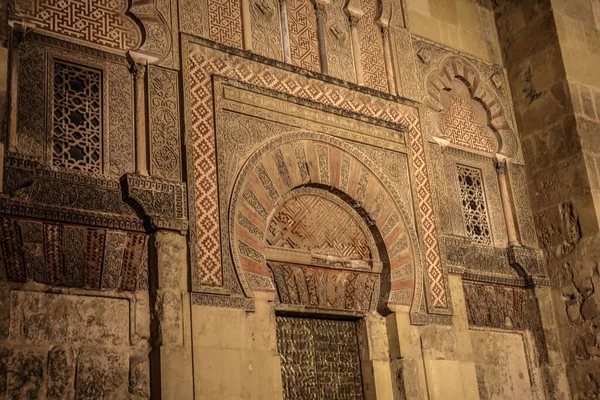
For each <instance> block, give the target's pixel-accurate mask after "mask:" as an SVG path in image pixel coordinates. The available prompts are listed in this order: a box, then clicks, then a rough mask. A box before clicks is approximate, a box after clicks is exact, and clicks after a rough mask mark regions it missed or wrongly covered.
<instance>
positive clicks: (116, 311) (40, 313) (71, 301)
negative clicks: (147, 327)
mask: <svg viewBox="0 0 600 400" xmlns="http://www.w3.org/2000/svg"><path fill="white" fill-rule="evenodd" d="M11 301H12V303H11V304H12V306H11V307H12V310H13V312H12V315H11V331H10V337H11V339H25V340H26V341H29V342H33V343H42V342H53V343H69V344H81V345H114V346H119V345H127V344H128V343H129V302H128V301H127V300H123V299H115V298H108V297H91V296H72V295H60V294H44V293H39V292H25V291H13V292H11Z"/></svg>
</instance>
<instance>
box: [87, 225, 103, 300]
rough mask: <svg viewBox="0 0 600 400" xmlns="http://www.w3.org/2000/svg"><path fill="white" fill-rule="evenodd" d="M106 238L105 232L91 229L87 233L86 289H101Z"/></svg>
mask: <svg viewBox="0 0 600 400" xmlns="http://www.w3.org/2000/svg"><path fill="white" fill-rule="evenodd" d="M105 237H106V231H105V230H101V229H90V230H88V232H87V238H86V243H85V261H84V264H85V267H84V270H85V272H84V279H83V284H84V286H86V287H89V288H93V289H100V277H101V273H102V257H103V255H104V241H105Z"/></svg>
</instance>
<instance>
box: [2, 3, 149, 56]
mask: <svg viewBox="0 0 600 400" xmlns="http://www.w3.org/2000/svg"><path fill="white" fill-rule="evenodd" d="M14 4H15V6H14V8H13V12H14V14H15V15H16V16H18V17H21V18H25V20H26V21H27V22H28V23H31V24H33V25H35V26H36V27H37V28H38V29H41V30H43V31H47V32H49V33H54V34H58V35H61V36H65V37H67V38H69V39H71V40H74V41H78V42H88V43H90V44H94V45H96V46H101V47H106V48H109V49H114V50H129V49H134V48H136V47H138V46H139V45H140V43H141V37H142V36H141V33H140V30H139V28H138V27H137V26H136V24H135V23H134V22H133V21H132V20H131V19H130V18H129V17H127V16H126V15H125V13H126V11H127V9H128V6H129V2H128V1H126V0H118V1H114V0H98V1H94V3H93V6H92V7H91V6H90V5H91V3H90V2H89V1H87V0H71V1H57V0H50V1H43V0H28V1H16V2H15V3H14Z"/></svg>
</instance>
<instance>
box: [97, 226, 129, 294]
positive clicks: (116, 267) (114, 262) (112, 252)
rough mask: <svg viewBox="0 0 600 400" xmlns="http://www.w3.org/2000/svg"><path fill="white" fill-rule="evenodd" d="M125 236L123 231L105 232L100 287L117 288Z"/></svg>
mask: <svg viewBox="0 0 600 400" xmlns="http://www.w3.org/2000/svg"><path fill="white" fill-rule="evenodd" d="M126 237H127V235H126V234H125V233H123V232H115V231H108V232H107V233H106V243H105V245H104V265H103V269H102V289H117V288H118V287H119V280H120V277H121V268H122V265H123V252H124V249H125V240H126Z"/></svg>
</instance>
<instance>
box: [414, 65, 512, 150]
mask: <svg viewBox="0 0 600 400" xmlns="http://www.w3.org/2000/svg"><path fill="white" fill-rule="evenodd" d="M455 79H458V80H460V81H461V82H462V83H464V85H465V86H466V87H467V89H468V90H469V93H470V95H471V98H472V100H474V101H476V102H477V103H479V104H481V106H482V107H483V109H484V110H485V112H486V113H487V119H488V121H487V125H488V127H489V128H490V129H491V130H492V131H493V132H494V133H495V134H496V136H497V138H498V142H499V143H498V153H500V154H502V155H504V156H506V157H508V158H513V157H515V156H517V154H518V150H519V142H518V139H517V137H516V135H515V132H514V131H513V130H512V128H511V127H510V123H509V121H508V119H507V116H506V112H505V110H504V108H503V106H502V102H501V100H500V98H498V96H497V95H496V94H495V93H494V92H493V91H492V90H491V89H490V88H488V85H487V84H486V83H484V81H483V80H482V79H481V77H480V76H479V73H478V72H477V70H476V69H475V68H474V67H473V66H472V65H471V64H470V63H469V62H468V61H467V60H464V59H462V58H460V57H457V56H454V55H451V56H448V57H446V58H444V59H443V60H442V61H441V62H440V63H439V68H437V69H435V70H433V71H432V72H430V73H429V75H428V76H427V77H426V79H425V85H426V96H425V98H424V102H425V103H426V104H427V105H428V106H429V108H431V109H433V110H434V111H435V112H441V111H442V110H443V109H444V106H443V104H442V93H443V92H445V91H451V90H453V81H454V80H455Z"/></svg>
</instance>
